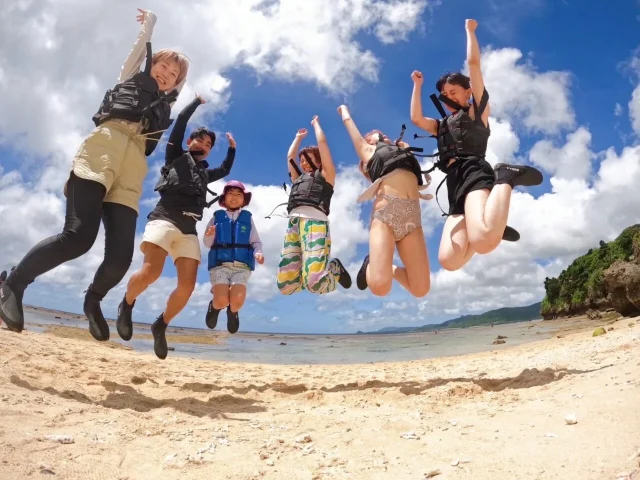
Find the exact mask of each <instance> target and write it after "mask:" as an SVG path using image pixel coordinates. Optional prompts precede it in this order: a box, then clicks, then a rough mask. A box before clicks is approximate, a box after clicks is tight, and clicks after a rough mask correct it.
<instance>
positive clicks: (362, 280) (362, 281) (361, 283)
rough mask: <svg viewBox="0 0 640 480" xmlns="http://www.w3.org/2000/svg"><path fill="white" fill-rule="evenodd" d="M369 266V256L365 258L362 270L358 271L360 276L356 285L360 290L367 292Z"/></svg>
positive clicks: (357, 277)
mask: <svg viewBox="0 0 640 480" xmlns="http://www.w3.org/2000/svg"><path fill="white" fill-rule="evenodd" d="M368 265H369V255H367V256H366V257H364V261H363V262H362V266H361V267H360V270H358V275H357V276H356V285H357V286H358V288H359V289H360V290H365V289H366V288H367V287H368V285H367V266H368Z"/></svg>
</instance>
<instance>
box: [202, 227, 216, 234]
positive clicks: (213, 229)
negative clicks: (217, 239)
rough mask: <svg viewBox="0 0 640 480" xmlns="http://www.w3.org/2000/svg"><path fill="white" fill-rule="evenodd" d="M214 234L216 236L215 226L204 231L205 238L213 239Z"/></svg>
mask: <svg viewBox="0 0 640 480" xmlns="http://www.w3.org/2000/svg"><path fill="white" fill-rule="evenodd" d="M215 234H216V226H215V225H210V226H208V227H207V229H206V230H205V231H204V235H205V237H213V236H214V235H215Z"/></svg>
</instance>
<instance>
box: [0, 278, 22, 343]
mask: <svg viewBox="0 0 640 480" xmlns="http://www.w3.org/2000/svg"><path fill="white" fill-rule="evenodd" d="M9 278H11V275H9ZM23 296H24V288H21V287H19V286H14V285H12V284H11V282H10V281H9V279H7V280H6V281H5V282H4V283H3V284H2V285H1V286H0V319H2V321H3V322H4V324H5V325H6V326H7V328H8V329H9V330H12V331H14V332H18V333H20V332H22V330H24V312H23V310H22V297H23Z"/></svg>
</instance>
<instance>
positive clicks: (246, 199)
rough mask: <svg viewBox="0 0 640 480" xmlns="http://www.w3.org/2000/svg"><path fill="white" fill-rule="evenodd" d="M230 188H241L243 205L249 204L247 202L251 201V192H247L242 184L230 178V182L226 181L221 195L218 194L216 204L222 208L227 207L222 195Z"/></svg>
mask: <svg viewBox="0 0 640 480" xmlns="http://www.w3.org/2000/svg"><path fill="white" fill-rule="evenodd" d="M230 188H239V189H240V190H242V193H243V194H244V205H243V207H246V206H247V205H249V203H250V202H251V192H247V189H246V188H245V186H244V184H243V183H242V182H239V181H237V180H231V181H230V182H227V184H226V185H225V186H224V188H223V189H222V195H220V199H219V200H218V205H220V206H221V207H223V208H226V207H227V206H226V205H225V203H224V196H225V194H226V193H227V190H229V189H230Z"/></svg>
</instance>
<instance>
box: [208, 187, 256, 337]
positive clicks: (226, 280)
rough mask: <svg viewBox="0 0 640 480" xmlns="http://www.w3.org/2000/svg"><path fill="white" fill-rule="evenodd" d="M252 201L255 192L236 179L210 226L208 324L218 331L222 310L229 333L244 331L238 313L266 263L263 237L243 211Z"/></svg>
mask: <svg viewBox="0 0 640 480" xmlns="http://www.w3.org/2000/svg"><path fill="white" fill-rule="evenodd" d="M250 202H251V192H247V189H246V188H245V186H244V184H243V183H242V182H238V181H236V180H232V181H230V182H228V183H227V184H226V185H225V186H224V189H223V191H222V195H221V196H220V200H218V204H219V205H220V206H221V207H222V209H220V210H216V211H215V212H213V217H212V218H211V220H210V221H209V224H208V225H207V229H206V231H205V233H204V238H203V242H204V244H205V246H206V247H208V248H210V249H211V250H209V259H208V260H209V261H208V265H209V266H208V269H209V276H210V278H211V292H212V293H213V299H212V300H211V301H210V302H209V308H208V310H207V315H206V319H205V323H206V324H207V327H209V328H211V329H214V328H216V324H217V323H218V314H219V313H220V310H222V309H223V308H225V307H226V309H227V330H228V331H229V333H236V332H237V331H238V328H240V316H239V314H238V312H239V311H240V309H241V308H242V305H244V301H245V299H246V297H247V283H248V282H249V277H251V272H253V270H255V264H256V262H258V263H259V264H260V265H262V264H263V263H264V253H263V252H262V242H261V241H260V235H259V234H258V230H257V229H256V226H255V224H254V223H253V218H251V212H249V211H248V210H243V208H244V207H246V206H247V205H249V203H250Z"/></svg>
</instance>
